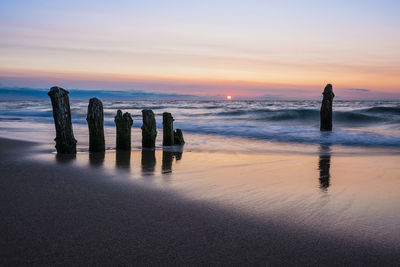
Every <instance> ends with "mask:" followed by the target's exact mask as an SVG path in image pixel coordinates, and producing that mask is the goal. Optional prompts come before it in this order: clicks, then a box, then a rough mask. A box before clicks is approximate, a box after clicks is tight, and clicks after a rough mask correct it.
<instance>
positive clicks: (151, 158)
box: [142, 149, 157, 175]
mask: <svg viewBox="0 0 400 267" xmlns="http://www.w3.org/2000/svg"><path fill="white" fill-rule="evenodd" d="M155 153H156V151H155V150H153V149H142V174H143V175H152V174H153V173H154V170H155V167H156V162H157V161H156V154H155Z"/></svg>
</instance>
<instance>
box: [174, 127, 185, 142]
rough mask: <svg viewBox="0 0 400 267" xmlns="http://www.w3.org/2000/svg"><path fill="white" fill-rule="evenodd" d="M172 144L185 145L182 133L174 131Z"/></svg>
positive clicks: (179, 130) (177, 130)
mask: <svg viewBox="0 0 400 267" xmlns="http://www.w3.org/2000/svg"><path fill="white" fill-rule="evenodd" d="M174 144H175V145H183V144H185V140H184V139H183V133H182V130H181V129H176V131H175V133H174Z"/></svg>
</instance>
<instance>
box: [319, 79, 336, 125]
mask: <svg viewBox="0 0 400 267" xmlns="http://www.w3.org/2000/svg"><path fill="white" fill-rule="evenodd" d="M322 95H323V96H324V97H323V99H322V104H321V111H320V117H321V125H320V130H321V131H332V102H333V98H334V97H335V94H334V93H333V91H332V85H331V84H328V85H327V86H326V87H325V89H324V92H323V93H322Z"/></svg>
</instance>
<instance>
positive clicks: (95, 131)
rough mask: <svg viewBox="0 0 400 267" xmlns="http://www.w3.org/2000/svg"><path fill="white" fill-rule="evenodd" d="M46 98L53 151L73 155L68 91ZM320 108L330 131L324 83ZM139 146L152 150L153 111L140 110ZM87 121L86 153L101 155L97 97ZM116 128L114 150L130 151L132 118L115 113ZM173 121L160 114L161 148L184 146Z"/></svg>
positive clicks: (328, 100) (330, 98)
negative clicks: (52, 126)
mask: <svg viewBox="0 0 400 267" xmlns="http://www.w3.org/2000/svg"><path fill="white" fill-rule="evenodd" d="M48 95H49V96H50V99H51V104H52V107H53V118H54V124H55V128H56V138H55V139H54V140H55V141H56V149H57V152H58V153H61V154H76V143H77V141H76V139H75V137H74V133H73V130H72V121H71V109H70V104H69V97H68V91H67V90H65V89H63V88H60V87H57V86H54V87H52V88H51V89H50V91H49V93H48ZM322 95H323V99H322V104H321V109H320V130H321V131H331V130H332V102H333V98H334V97H335V94H334V93H333V88H332V85H331V84H327V85H326V87H325V89H324V91H323V93H322ZM142 118H143V125H142V147H144V148H154V147H155V142H156V137H157V127H156V120H155V117H154V113H153V111H152V110H149V109H145V110H142ZM86 120H87V122H88V126H89V151H91V152H104V151H105V141H104V112H103V103H102V102H101V101H100V100H99V99H97V98H91V99H90V100H89V106H88V111H87V117H86ZM114 121H115V124H116V128H117V138H116V139H117V140H116V143H117V146H116V149H117V150H130V149H131V127H132V124H133V120H132V117H131V115H130V114H129V113H128V112H126V113H124V114H123V115H122V111H121V110H118V111H117V115H116V116H115V118H114ZM173 122H174V118H173V117H172V115H171V113H168V112H164V113H163V146H171V145H183V144H184V143H185V141H184V139H183V133H182V130H181V129H176V131H174V126H173Z"/></svg>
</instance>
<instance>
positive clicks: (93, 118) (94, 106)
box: [86, 98, 106, 152]
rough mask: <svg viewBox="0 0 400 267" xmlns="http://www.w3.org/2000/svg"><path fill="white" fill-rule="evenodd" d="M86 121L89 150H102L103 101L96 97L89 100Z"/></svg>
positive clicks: (103, 148) (103, 146)
mask: <svg viewBox="0 0 400 267" xmlns="http://www.w3.org/2000/svg"><path fill="white" fill-rule="evenodd" d="M86 121H87V122H88V126H89V151H90V152H104V151H105V149H106V145H105V141H104V126H103V121H104V114H103V103H101V101H100V100H99V99H97V98H91V99H90V100H89V106H88V110H87V117H86Z"/></svg>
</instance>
